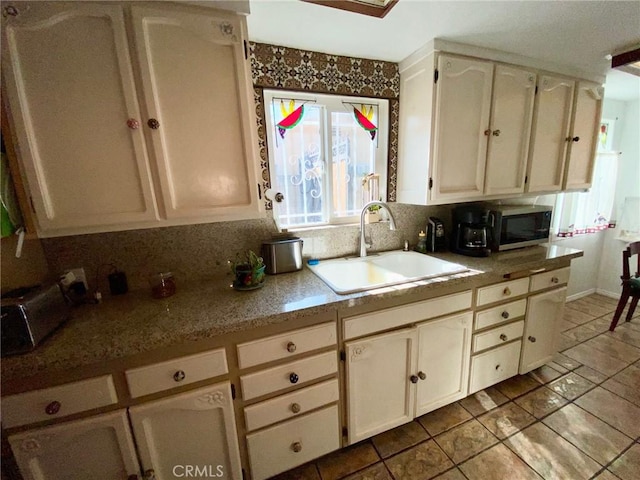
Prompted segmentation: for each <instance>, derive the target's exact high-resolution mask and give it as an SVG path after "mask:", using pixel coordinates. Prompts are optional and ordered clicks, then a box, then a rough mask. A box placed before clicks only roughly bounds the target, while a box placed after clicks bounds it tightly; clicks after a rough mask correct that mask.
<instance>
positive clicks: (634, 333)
mask: <svg viewBox="0 0 640 480" xmlns="http://www.w3.org/2000/svg"><path fill="white" fill-rule="evenodd" d="M628 325H629V324H628V323H624V324H622V325H620V324H618V326H617V327H616V329H615V331H614V332H611V333H610V335H611V336H612V337H613V338H615V339H616V340H620V341H621V342H624V343H628V344H629V345H633V346H634V347H640V331H638V330H634V329H632V328H630V327H629V326H628Z"/></svg>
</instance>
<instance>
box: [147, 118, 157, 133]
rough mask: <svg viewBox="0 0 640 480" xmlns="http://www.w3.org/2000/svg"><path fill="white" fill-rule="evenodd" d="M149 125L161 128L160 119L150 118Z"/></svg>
mask: <svg viewBox="0 0 640 480" xmlns="http://www.w3.org/2000/svg"><path fill="white" fill-rule="evenodd" d="M147 125H149V128H151V129H153V130H157V129H158V128H160V122H159V121H158V120H156V119H155V118H150V119H149V120H148V121H147Z"/></svg>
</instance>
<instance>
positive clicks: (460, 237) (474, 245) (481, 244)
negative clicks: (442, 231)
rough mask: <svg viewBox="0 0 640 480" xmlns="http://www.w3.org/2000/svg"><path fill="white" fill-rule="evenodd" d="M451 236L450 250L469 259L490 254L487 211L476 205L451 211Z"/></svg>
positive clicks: (489, 228)
mask: <svg viewBox="0 0 640 480" xmlns="http://www.w3.org/2000/svg"><path fill="white" fill-rule="evenodd" d="M452 217H453V222H452V223H453V235H452V236H451V250H452V251H453V252H455V253H460V254H462V255H468V256H470V257H487V256H489V255H490V254H491V248H490V247H489V245H491V226H490V225H489V222H488V217H489V210H488V209H486V208H483V207H481V206H478V205H467V206H461V207H456V208H454V209H453V211H452Z"/></svg>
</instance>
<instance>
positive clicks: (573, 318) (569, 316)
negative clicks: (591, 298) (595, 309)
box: [562, 303, 596, 325]
mask: <svg viewBox="0 0 640 480" xmlns="http://www.w3.org/2000/svg"><path fill="white" fill-rule="evenodd" d="M567 305H569V304H568V303H567ZM562 318H563V319H564V320H566V321H568V322H571V323H575V324H576V325H582V324H583V323H587V322H590V321H591V320H593V319H594V318H596V317H595V315H590V314H589V313H584V312H579V311H578V310H574V309H573V308H565V309H564V314H563V316H562Z"/></svg>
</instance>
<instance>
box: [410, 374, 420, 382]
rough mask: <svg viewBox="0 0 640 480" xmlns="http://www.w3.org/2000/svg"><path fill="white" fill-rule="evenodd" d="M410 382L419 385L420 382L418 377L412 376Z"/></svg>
mask: <svg viewBox="0 0 640 480" xmlns="http://www.w3.org/2000/svg"><path fill="white" fill-rule="evenodd" d="M409 380H411V383H418V380H420V379H419V378H418V377H417V375H411V376H410V377H409Z"/></svg>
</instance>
